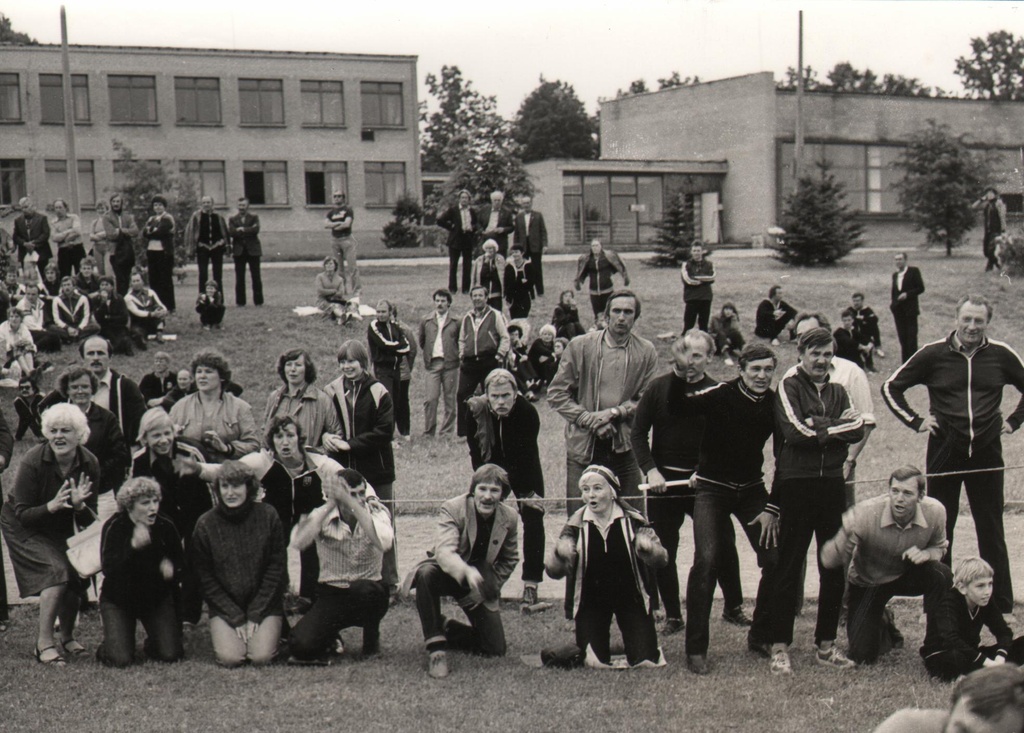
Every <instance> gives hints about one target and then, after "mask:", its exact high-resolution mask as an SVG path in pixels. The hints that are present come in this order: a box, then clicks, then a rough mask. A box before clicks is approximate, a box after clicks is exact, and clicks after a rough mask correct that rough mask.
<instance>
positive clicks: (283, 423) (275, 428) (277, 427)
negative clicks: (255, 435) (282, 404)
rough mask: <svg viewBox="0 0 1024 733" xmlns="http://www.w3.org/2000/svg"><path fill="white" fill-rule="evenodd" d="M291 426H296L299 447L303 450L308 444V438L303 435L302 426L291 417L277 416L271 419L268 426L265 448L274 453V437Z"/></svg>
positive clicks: (264, 438)
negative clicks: (304, 445)
mask: <svg viewBox="0 0 1024 733" xmlns="http://www.w3.org/2000/svg"><path fill="white" fill-rule="evenodd" d="M289 425H294V426H295V434H296V435H298V436H299V447H300V448H301V447H302V446H303V444H305V442H306V436H305V435H304V434H303V430H302V426H301V425H299V423H298V422H296V420H295V418H294V417H292V416H291V415H275V416H274V417H273V418H271V420H270V424H269V425H267V432H265V433H264V434H263V447H264V448H266V449H267V450H268V451H270V452H271V453H273V452H274V436H275V435H277V434H278V433H280V432H281V431H282V430H284V429H285V428H286V427H288V426H289Z"/></svg>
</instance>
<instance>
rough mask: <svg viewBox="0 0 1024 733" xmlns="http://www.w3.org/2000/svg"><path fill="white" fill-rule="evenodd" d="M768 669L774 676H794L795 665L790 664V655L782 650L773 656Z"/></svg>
mask: <svg viewBox="0 0 1024 733" xmlns="http://www.w3.org/2000/svg"><path fill="white" fill-rule="evenodd" d="M768 669H769V671H771V673H772V674H774V675H783V674H793V665H791V664H790V663H789V653H788V652H786V651H783V650H781V649H780V650H779V651H777V652H775V653H774V654H772V660H771V661H770V662H769V663H768Z"/></svg>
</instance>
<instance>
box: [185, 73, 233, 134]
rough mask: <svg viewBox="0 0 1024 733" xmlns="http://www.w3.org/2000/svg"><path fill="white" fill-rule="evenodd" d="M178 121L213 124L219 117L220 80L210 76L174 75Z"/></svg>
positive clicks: (218, 120) (216, 122)
mask: <svg viewBox="0 0 1024 733" xmlns="http://www.w3.org/2000/svg"><path fill="white" fill-rule="evenodd" d="M174 100H175V104H176V106H177V113H178V122H181V123H184V124H206V125H214V124H218V123H219V122H220V121H221V117H220V80H219V79H215V78H210V77H192V76H176V77H174Z"/></svg>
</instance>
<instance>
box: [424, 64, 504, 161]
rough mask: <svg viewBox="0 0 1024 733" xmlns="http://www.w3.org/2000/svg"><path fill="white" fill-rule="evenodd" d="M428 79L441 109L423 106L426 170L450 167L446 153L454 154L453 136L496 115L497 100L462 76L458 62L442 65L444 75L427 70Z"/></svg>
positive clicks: (430, 88) (429, 88)
mask: <svg viewBox="0 0 1024 733" xmlns="http://www.w3.org/2000/svg"><path fill="white" fill-rule="evenodd" d="M426 82H427V89H428V90H429V92H430V95H431V96H432V97H433V98H434V99H435V100H437V106H438V109H437V111H435V112H431V113H429V114H428V112H427V105H426V104H424V105H423V106H422V108H421V110H420V122H421V123H423V125H424V127H423V135H422V137H421V139H420V163H421V165H422V166H423V170H428V171H443V170H448V169H449V166H450V163H448V162H447V161H446V160H445V155H446V152H448V153H449V154H450V151H449V148H450V146H451V144H452V140H453V139H454V138H456V137H458V136H459V135H461V134H464V133H465V131H466V130H468V129H470V128H472V127H474V126H475V125H478V124H480V123H481V122H482V121H483V120H485V119H486V118H487V117H488V116H490V115H496V114H497V112H495V110H496V108H497V101H496V100H495V98H494V97H485V96H484V95H482V94H480V92H478V91H477V90H476V89H474V88H473V83H472V82H471V81H468V80H466V79H463V78H462V71H461V70H460V69H459V67H458V66H442V67H441V77H440V78H438V77H437V76H435V75H434V74H432V73H431V74H427V79H426Z"/></svg>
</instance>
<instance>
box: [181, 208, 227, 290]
mask: <svg viewBox="0 0 1024 733" xmlns="http://www.w3.org/2000/svg"><path fill="white" fill-rule="evenodd" d="M199 207H200V208H199V210H198V211H194V212H192V216H191V217H190V218H189V220H188V226H186V227H185V245H186V246H187V247H188V248H189V249H191V250H192V251H193V252H195V255H196V264H197V265H198V266H199V292H200V293H203V292H205V291H206V281H207V280H208V279H209V277H210V275H209V271H210V266H211V265H212V266H213V281H214V282H215V283H217V287H219V288H220V289H221V291H222V292H223V290H224V252H225V251H226V250H227V248H228V247H227V242H228V223H227V222H226V221H224V217H223V216H221V215H220V214H218V213H217V212H215V211H214V210H213V196H203V197H202V198H201V199H200V200H199Z"/></svg>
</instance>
